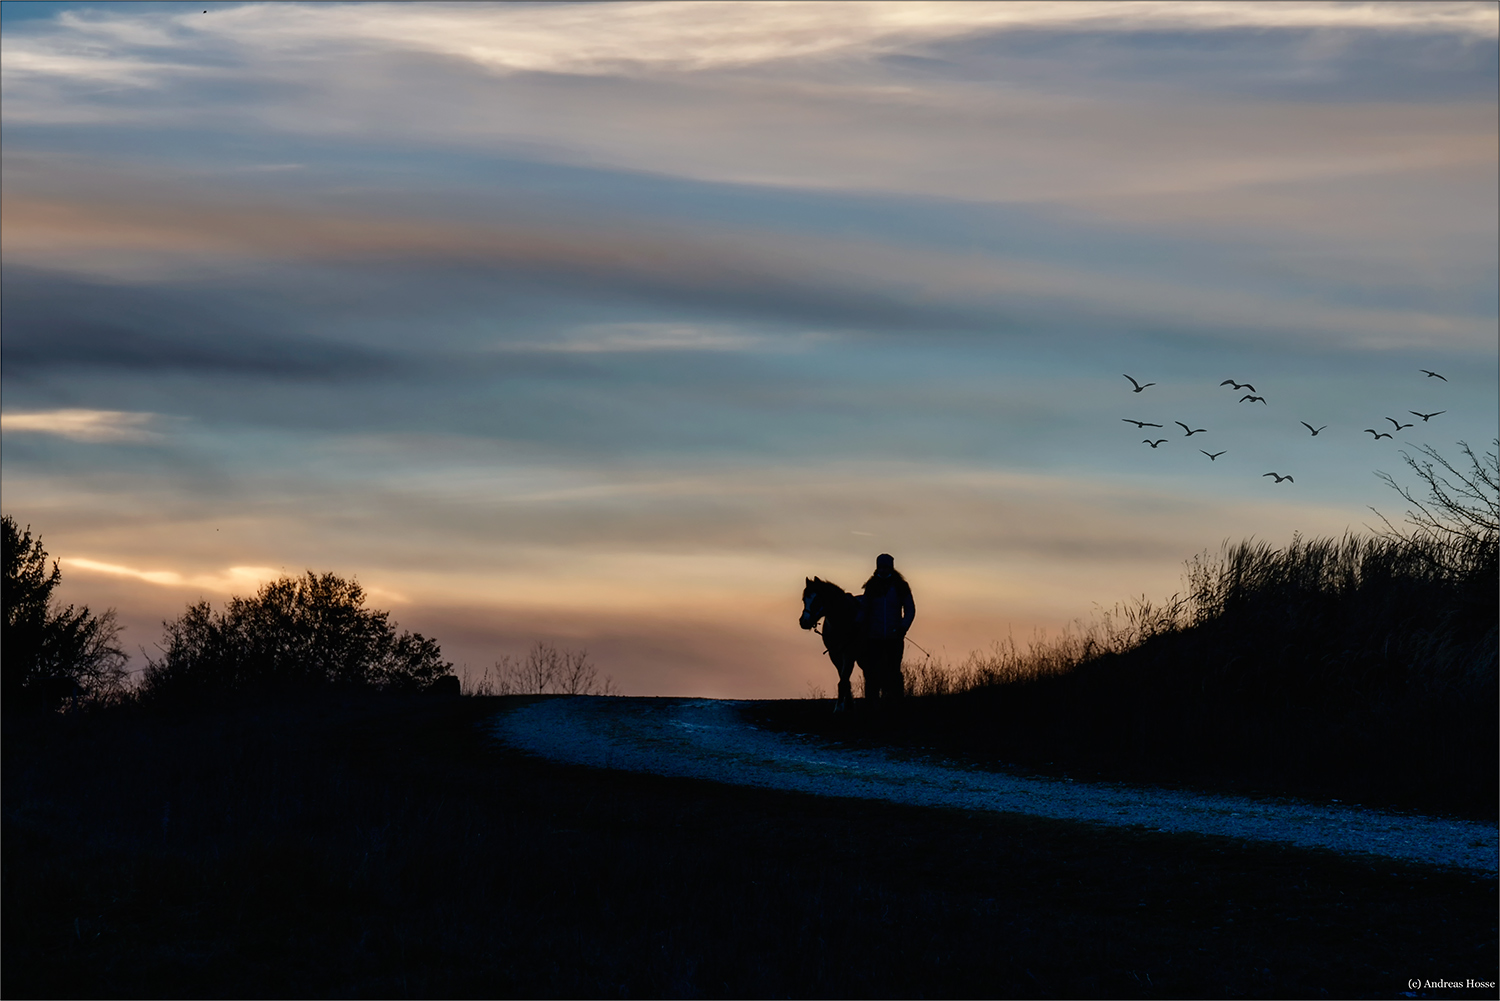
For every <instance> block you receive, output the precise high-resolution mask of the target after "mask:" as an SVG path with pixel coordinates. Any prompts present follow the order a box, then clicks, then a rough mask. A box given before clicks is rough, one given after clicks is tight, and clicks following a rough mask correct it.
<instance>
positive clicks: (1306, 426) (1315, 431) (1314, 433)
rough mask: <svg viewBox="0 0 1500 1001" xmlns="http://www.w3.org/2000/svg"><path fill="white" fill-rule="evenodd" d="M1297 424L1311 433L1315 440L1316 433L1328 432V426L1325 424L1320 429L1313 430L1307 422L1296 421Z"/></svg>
mask: <svg viewBox="0 0 1500 1001" xmlns="http://www.w3.org/2000/svg"><path fill="white" fill-rule="evenodd" d="M1297 423H1298V424H1301V425H1302V426H1303V427H1305V428H1307V430H1309V431H1311V432H1312V433H1313V437H1314V438H1316V437H1317V436H1318V432H1319V431H1326V430H1328V425H1327V424H1324V425H1323V426H1322V427H1320V428H1315V427H1313V426H1312V425H1311V424H1309V423H1307V421H1298V422H1297Z"/></svg>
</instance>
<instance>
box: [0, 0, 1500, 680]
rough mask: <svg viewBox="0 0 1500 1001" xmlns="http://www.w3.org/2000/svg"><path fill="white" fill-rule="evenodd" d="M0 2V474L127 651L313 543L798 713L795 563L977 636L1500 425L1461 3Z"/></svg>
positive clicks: (1489, 273)
mask: <svg viewBox="0 0 1500 1001" xmlns="http://www.w3.org/2000/svg"><path fill="white" fill-rule="evenodd" d="M0 16H3V31H0V46H3V48H0V74H3V78H0V84H3V87H0V151H3V167H0V170H3V175H0V181H3V184H0V195H3V206H0V252H3V272H0V280H3V306H0V310H3V313H0V320H3V331H0V335H3V341H0V389H3V425H0V428H3V435H0V445H3V448H0V474H3V478H0V501H3V506H4V511H5V513H6V514H8V515H10V516H12V517H14V518H15V519H16V520H17V521H18V522H20V523H22V524H23V525H27V524H29V525H30V526H31V527H32V528H33V530H34V531H37V532H40V533H41V535H42V539H43V543H44V545H45V546H46V548H47V549H48V551H49V552H50V553H51V554H52V555H53V556H54V557H56V558H58V559H59V560H60V565H61V567H62V571H63V581H64V582H63V585H62V588H61V592H60V593H61V596H62V598H63V600H65V601H71V602H77V603H86V604H88V605H89V606H90V607H91V608H94V609H95V610H100V609H103V608H106V607H114V608H116V609H117V610H118V613H119V617H120V621H121V622H122V623H124V624H125V626H126V630H125V633H124V634H123V635H122V640H123V642H124V644H125V645H126V647H127V648H128V649H129V650H130V651H131V652H132V653H133V662H132V667H133V669H136V670H139V669H140V668H141V667H143V666H144V664H145V658H146V657H147V656H148V655H154V654H155V653H156V647H155V644H156V643H157V642H158V641H159V640H160V638H161V623H162V622H163V620H166V619H171V618H175V617H176V616H177V615H179V614H181V612H182V611H183V610H184V609H185V608H186V607H187V605H188V604H189V603H192V602H196V601H199V600H208V601H210V602H212V603H214V605H215V606H216V607H217V606H219V605H220V604H222V603H223V602H224V601H226V600H227V599H228V598H229V597H230V596H232V595H236V594H241V595H244V594H250V593H252V592H253V591H254V590H255V589H256V588H257V587H258V586H259V584H260V583H262V582H263V581H265V580H269V579H272V578H274V577H276V576H278V575H280V574H283V573H291V574H298V573H301V572H303V571H305V570H314V571H317V572H324V571H333V572H336V573H339V574H341V575H343V576H352V577H355V578H357V579H358V580H359V581H360V582H361V583H362V584H363V585H364V586H365V587H366V588H367V589H368V591H369V593H370V595H371V603H372V604H373V605H374V606H376V607H380V608H384V609H388V610H389V611H390V612H391V613H392V617H393V619H394V620H395V621H396V622H398V623H399V625H400V626H401V627H403V628H408V629H413V630H417V631H420V632H423V633H425V634H426V635H429V636H433V637H435V638H436V639H437V640H438V641H439V642H440V643H441V644H442V648H443V651H444V654H445V656H446V657H447V658H448V659H450V660H452V661H453V662H454V663H455V664H456V665H457V667H458V669H459V670H460V671H461V672H462V671H468V672H470V674H471V675H477V674H478V673H479V672H481V671H482V670H483V669H484V668H485V667H486V666H487V665H490V664H493V663H494V662H495V661H497V660H498V659H500V658H501V657H502V656H505V655H510V656H516V655H519V654H523V653H524V652H525V651H526V650H527V649H528V648H529V647H530V646H531V645H532V644H533V643H535V642H537V641H547V642H552V643H555V644H557V645H558V646H561V647H566V648H569V649H574V650H579V649H586V650H587V651H588V652H589V655H590V659H591V660H592V661H593V662H594V663H595V664H596V665H597V666H598V668H599V670H600V672H601V674H602V675H603V674H607V675H610V676H611V677H612V678H613V680H614V682H615V684H616V685H617V686H618V687H619V689H620V690H622V691H623V692H624V693H625V694H628V695H689V696H713V697H726V698H795V697H803V696H805V695H807V694H808V692H809V691H811V690H812V689H813V688H814V687H817V688H821V689H823V690H825V691H828V690H831V689H832V688H833V687H834V685H833V682H834V681H835V680H836V676H835V675H834V672H833V669H832V667H831V665H830V664H829V663H828V661H827V659H826V657H824V656H823V654H822V648H821V643H820V642H819V640H818V638H817V637H816V636H814V635H811V634H808V633H804V632H802V631H801V630H799V629H798V628H797V625H796V619H797V617H798V615H799V613H800V611H801V603H800V594H801V589H802V585H803V581H804V578H806V577H808V576H812V575H819V576H822V577H824V578H825V579H831V580H834V581H836V582H838V583H839V584H841V585H842V586H843V587H845V588H846V589H849V590H855V591H857V590H858V589H859V587H860V586H861V584H862V583H863V581H864V579H865V578H866V577H867V576H868V575H869V573H870V572H871V570H872V569H873V565H874V558H875V556H876V555H877V554H878V553H881V552H889V553H891V554H892V555H894V556H895V559H896V566H897V568H898V569H900V570H901V571H902V572H903V573H904V574H905V576H906V577H907V578H908V579H909V580H910V581H911V583H912V587H913V590H914V592H915V596H916V603H917V609H918V611H917V619H916V622H915V626H914V628H913V630H912V632H911V634H910V638H911V640H913V641H914V643H916V644H920V646H921V648H922V649H924V650H926V651H929V652H931V653H932V654H934V655H937V656H940V657H944V658H946V659H948V660H950V661H952V660H961V659H962V658H963V657H964V656H965V655H966V654H967V653H969V652H970V651H971V650H984V649H987V648H988V647H990V645H991V644H993V643H995V642H998V641H1004V640H1005V639H1006V638H1007V637H1013V638H1014V639H1016V640H1017V641H1018V642H1020V643H1022V644H1023V645H1024V643H1025V642H1027V641H1029V640H1030V639H1032V638H1034V637H1038V636H1046V635H1052V634H1055V633H1056V631H1057V630H1059V629H1061V628H1063V627H1065V626H1066V625H1067V624H1068V623H1070V622H1075V621H1080V620H1084V621H1086V620H1088V619H1089V617H1090V616H1091V615H1094V614H1096V613H1097V611H1098V610H1099V609H1107V608H1109V607H1111V606H1113V605H1114V604H1115V603H1116V602H1119V601H1122V600H1126V599H1129V598H1131V597H1132V596H1136V595H1146V596H1148V597H1153V598H1158V597H1163V596H1166V595H1168V594H1171V593H1173V592H1175V591H1178V590H1180V589H1181V588H1182V572H1183V565H1184V561H1185V560H1187V559H1189V558H1191V557H1193V556H1194V555H1195V554H1197V553H1200V552H1203V551H1205V550H1207V551H1210V552H1216V551H1218V549H1219V547H1220V546H1221V545H1222V544H1223V543H1224V542H1225V541H1226V540H1227V541H1231V542H1233V541H1238V540H1240V539H1245V538H1256V539H1262V540H1266V541H1269V542H1272V543H1275V544H1284V543H1285V542H1288V541H1290V539H1291V538H1292V536H1293V534H1294V533H1298V532H1300V533H1302V534H1303V535H1307V536H1318V535H1337V534H1341V533H1343V532H1345V531H1348V530H1353V531H1365V530H1366V529H1367V526H1371V525H1376V526H1378V524H1379V519H1378V518H1377V516H1376V514H1375V513H1374V512H1372V510H1371V509H1372V507H1373V508H1375V509H1376V510H1378V511H1379V512H1380V513H1381V514H1383V515H1386V516H1387V517H1390V518H1391V519H1392V520H1393V521H1399V520H1400V518H1401V515H1402V514H1403V512H1404V510H1405V507H1406V505H1405V503H1404V502H1403V501H1402V500H1401V498H1400V497H1399V496H1397V495H1396V494H1395V493H1394V492H1393V491H1392V490H1391V489H1390V488H1389V487H1388V486H1386V485H1384V484H1383V483H1382V482H1381V481H1380V480H1379V478H1378V477H1377V476H1376V473H1377V471H1385V472H1388V473H1391V474H1394V475H1396V477H1397V479H1398V480H1400V481H1402V482H1405V483H1408V484H1410V485H1413V486H1416V485H1417V484H1416V483H1415V481H1414V478H1413V477H1411V476H1410V475H1409V474H1408V473H1407V471H1406V469H1405V466H1404V463H1403V460H1402V453H1403V452H1406V453H1407V454H1415V452H1416V450H1417V449H1418V448H1420V447H1422V446H1424V445H1431V446H1433V447H1436V448H1437V449H1439V450H1440V451H1442V452H1444V453H1445V454H1448V455H1450V456H1456V455H1457V446H1456V444H1455V443H1456V442H1459V441H1467V442H1469V443H1470V444H1472V445H1475V446H1476V447H1479V448H1480V450H1481V451H1483V450H1488V449H1489V448H1490V447H1491V446H1490V442H1491V441H1492V440H1493V439H1494V438H1495V436H1496V433H1497V432H1496V426H1497V422H1500V390H1497V386H1500V357H1497V355H1500V349H1497V340H1496V314H1497V308H1496V305H1497V304H1496V298H1497V290H1496V271H1497V260H1496V256H1497V251H1496V247H1497V242H1500V233H1497V229H1500V226H1497V205H1496V168H1497V125H1496V123H1497V108H1496V103H1497V102H1496V93H1497V73H1496V66H1497V58H1496V53H1497V35H1500V8H1497V7H1496V6H1495V5H1494V4H1490V3H1478V4H1470V3H1417V4H1402V3H1384V4H1362V3H1353V4H1343V3H1339V4H1324V3H1295V2H1286V3H1281V2H1277V3H1258V2H1253V0H1251V2H1232V3H1222V2H1212V0H1201V2H1200V0H1183V2H1167V3H1156V2H1128V3H1096V2H1082V0H1080V2H1069V3H1060V4H1059V3H1031V2H1013V3H996V4H985V3H859V2H849V3H841V4H824V3H802V2H786V3H749V4H740V3H697V2H678V3H636V2H623V3H598V4H595V3H587V4H570V3H545V4H528V3H514V4H496V5H488V4H481V3H465V4H444V3H424V4H406V5H385V4H378V3H369V4H342V3H307V4H299V3H274V4H255V3H250V4H238V3H212V4H206V3H198V4H183V3H130V4H116V3H21V2H10V0H7V2H5V3H4V4H3V6H0ZM1421 369H1428V370H1432V371H1435V372H1438V373H1440V374H1441V375H1443V376H1444V377H1445V379H1436V378H1432V377H1429V376H1426V375H1424V374H1423V373H1422V372H1421V371H1420V370H1421ZM1124 374H1128V375H1130V376H1133V377H1134V378H1135V379H1136V380H1139V381H1140V382H1143V383H1144V382H1151V383H1154V384H1155V385H1153V386H1151V387H1149V388H1147V389H1145V390H1143V391H1142V392H1140V393H1135V392H1133V391H1132V386H1131V384H1130V383H1129V382H1127V381H1126V379H1125V378H1124ZM1225 379H1233V380H1236V381H1237V382H1240V383H1247V382H1248V383H1251V384H1252V385H1254V386H1255V387H1256V389H1255V393H1256V394H1257V395H1260V396H1263V397H1264V400H1265V402H1263V403H1262V402H1258V401H1254V400H1250V401H1245V402H1240V398H1241V397H1242V396H1244V395H1247V393H1248V392H1249V391H1248V390H1246V391H1239V390H1234V389H1233V388H1231V387H1229V386H1221V385H1220V383H1221V382H1222V381H1223V380H1225ZM1411 411H1417V412H1419V413H1432V412H1435V411H1443V413H1441V414H1439V415H1437V416H1433V417H1431V418H1430V419H1429V420H1427V421H1423V420H1422V419H1420V418H1418V417H1413V416H1411V414H1410V412H1411ZM1387 418H1396V419H1397V422H1400V423H1411V424H1414V426H1412V427H1405V428H1400V429H1397V428H1395V427H1394V423H1396V422H1388V421H1387ZM1128 420H1139V421H1146V422H1149V423H1155V424H1161V425H1162V427H1161V428H1160V429H1157V428H1152V427H1146V428H1137V427H1136V426H1135V425H1133V424H1131V423H1128ZM1177 421H1181V422H1183V423H1184V424H1185V425H1186V427H1179V426H1177V425H1176V423H1175V422H1177ZM1303 421H1306V422H1308V423H1309V424H1310V425H1311V426H1312V427H1322V426H1324V425H1326V430H1322V431H1321V432H1320V433H1319V434H1318V435H1317V436H1316V437H1314V436H1313V435H1311V434H1310V433H1309V432H1308V430H1307V429H1306V428H1305V427H1303V426H1302V424H1301V422H1303ZM1198 428H1202V429H1204V430H1203V431H1201V432H1197V433H1195V434H1193V435H1191V436H1188V435H1186V434H1184V432H1185V431H1186V430H1190V429H1198ZM1365 428H1376V429H1379V430H1381V431H1390V432H1392V437H1391V438H1380V439H1377V438H1375V436H1374V435H1373V434H1372V433H1370V432H1367V431H1365V430H1364V429H1365ZM1161 439H1165V441H1164V442H1162V443H1161V444H1160V445H1159V446H1158V447H1155V448H1153V447H1151V446H1149V445H1148V444H1146V443H1145V441H1146V440H1157V441H1159V440H1161ZM1205 452H1214V453H1219V452H1222V453H1223V454H1222V455H1218V456H1217V458H1214V459H1209V458H1208V457H1207V456H1206V454H1205ZM1272 471H1274V472H1277V473H1278V474H1290V475H1291V476H1292V477H1293V479H1292V480H1291V481H1287V482H1275V481H1273V480H1272V479H1270V478H1268V477H1266V476H1265V475H1264V474H1265V473H1267V472H1272ZM908 653H909V654H911V655H915V656H922V654H921V653H919V652H917V651H916V650H913V649H909V650H908Z"/></svg>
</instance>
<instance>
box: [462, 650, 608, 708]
mask: <svg viewBox="0 0 1500 1001" xmlns="http://www.w3.org/2000/svg"><path fill="white" fill-rule="evenodd" d="M470 689H471V691H472V692H473V693H474V694H475V695H548V694H552V695H618V694H620V692H619V689H617V688H616V687H615V683H614V679H613V678H609V677H606V678H605V679H604V680H603V681H602V682H601V681H600V680H599V671H598V669H597V668H596V667H595V666H594V665H593V663H592V662H591V661H590V660H589V655H588V651H587V650H579V651H577V652H574V651H572V650H568V649H563V650H559V649H558V648H557V647H556V646H555V645H554V644H552V643H546V642H541V641H539V642H537V643H536V644H534V645H533V646H532V648H531V649H530V650H528V651H527V652H526V656H525V657H524V658H522V659H517V658H514V657H511V656H510V655H509V654H506V655H505V656H503V657H501V658H500V659H499V660H498V661H496V662H495V668H494V673H493V674H491V672H490V671H489V670H488V669H487V670H486V671H485V672H484V675H483V677H482V678H480V679H479V680H478V681H477V682H475V683H474V684H473V685H471V686H470Z"/></svg>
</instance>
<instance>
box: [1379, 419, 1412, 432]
mask: <svg viewBox="0 0 1500 1001" xmlns="http://www.w3.org/2000/svg"><path fill="white" fill-rule="evenodd" d="M1386 420H1388V421H1390V422H1391V423H1392V424H1394V425H1396V430H1397V431H1400V430H1401V429H1402V428H1414V427H1416V425H1415V424H1402V423H1401V422H1400V421H1398V420H1396V418H1394V417H1387V418H1386Z"/></svg>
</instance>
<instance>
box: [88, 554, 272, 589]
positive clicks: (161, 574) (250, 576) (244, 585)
mask: <svg viewBox="0 0 1500 1001" xmlns="http://www.w3.org/2000/svg"><path fill="white" fill-rule="evenodd" d="M59 562H61V563H64V564H66V565H67V566H69V567H73V568H75V569H78V570H87V571H91V572H93V573H103V574H112V575H114V576H117V577H133V578H135V579H136V580H142V581H145V582H146V583H148V584H158V585H161V586H163V587H199V588H205V589H207V590H210V591H220V592H225V593H228V592H234V591H244V590H247V589H249V590H254V589H255V588H258V587H259V586H260V585H261V584H264V583H265V582H266V581H271V580H275V579H277V578H278V577H280V576H282V574H281V572H280V571H278V570H273V569H272V568H270V567H229V568H228V569H227V570H225V571H224V572H222V573H218V574H194V575H192V576H187V575H184V574H180V573H178V572H176V571H175V570H137V569H136V568H134V567H126V566H120V565H119V564H116V563H101V562H100V561H98V560H90V559H84V558H83V557H79V556H65V557H63V558H62V559H61V560H60V561H59Z"/></svg>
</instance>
